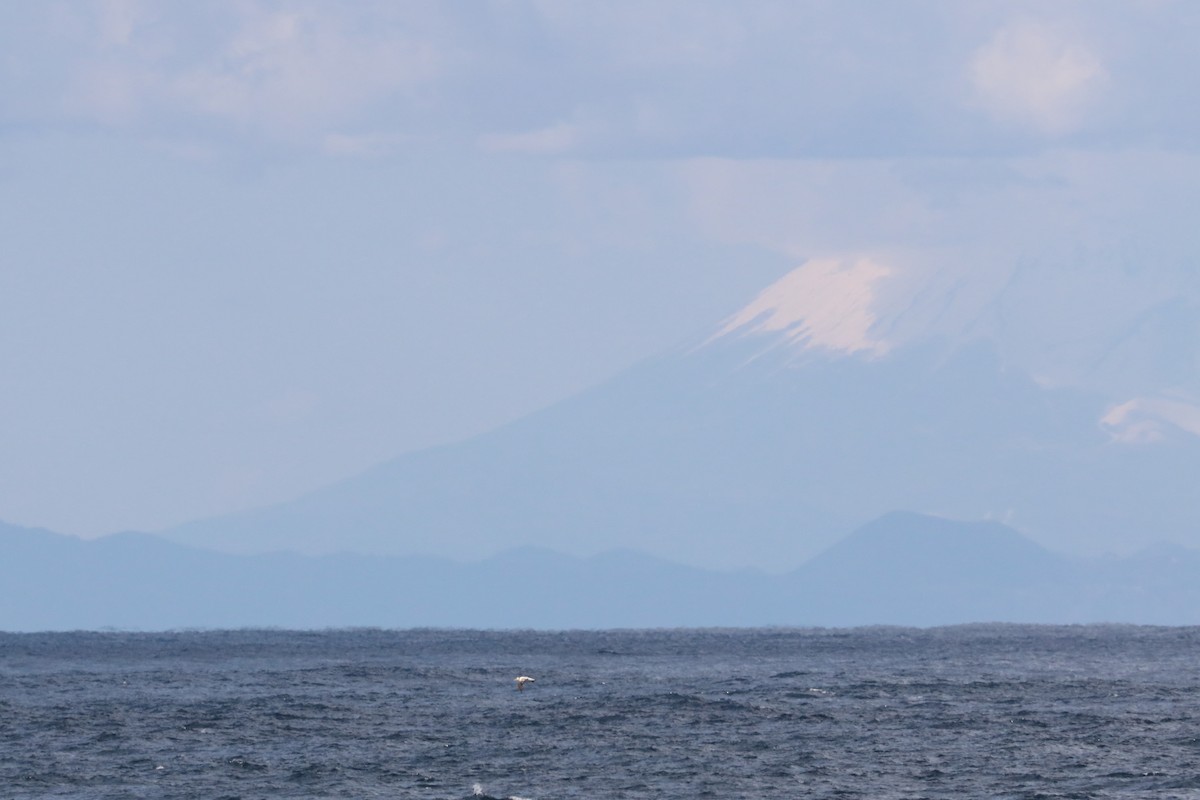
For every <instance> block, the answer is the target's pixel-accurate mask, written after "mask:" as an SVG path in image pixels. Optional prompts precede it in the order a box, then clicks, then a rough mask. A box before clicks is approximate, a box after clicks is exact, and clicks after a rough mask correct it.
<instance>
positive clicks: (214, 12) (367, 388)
mask: <svg viewBox="0 0 1200 800" xmlns="http://www.w3.org/2000/svg"><path fill="white" fill-rule="evenodd" d="M1198 25H1200V6H1197V5H1196V4H1194V3H1188V2H1182V0H1180V1H1179V2H1171V1H1170V0H1140V1H1139V0H1128V1H1122V2H1104V1H1103V0H1089V1H1088V2H1069V1H1068V0H1064V1H1063V2H1055V3H1045V2H1019V0H1018V1H1016V2H986V1H985V0H981V1H980V2H972V3H961V2H956V1H955V0H946V1H945V2H921V1H920V0H915V1H914V2H907V3H892V2H883V1H882V0H880V1H879V2H865V1H863V2H855V1H854V0H844V1H841V2H819V1H816V0H809V1H803V0H787V1H786V2H768V1H765V0H764V1H762V2H753V1H751V2H745V3H736V4H734V3H726V2H703V1H702V0H686V1H685V2H671V1H667V0H664V1H663V2H613V3H553V2H535V1H533V0H529V1H528V2H517V1H515V0H505V1H497V2H483V1H482V0H481V1H480V2H449V3H425V2H390V1H389V2H368V1H366V0H364V1H362V2H356V3H340V2H268V1H267V0H213V1H212V2H207V3H203V4H198V3H195V4H184V3H168V2H137V1H135V0H111V1H109V2H105V1H102V0H96V1H95V2H70V1H65V2H58V1H56V0H47V1H46V2H41V3H27V2H21V1H20V0H0V376H2V378H0V380H2V381H3V383H0V387H2V388H3V390H2V391H0V519H4V520H6V521H8V522H12V523H16V524H23V525H31V526H43V527H48V528H51V529H53V530H57V531H61V532H65V533H73V534H79V535H84V536H95V535H100V534H104V533H109V532H113V531H117V530H124V529H137V530H157V529H161V528H165V527H167V526H171V525H174V524H178V523H182V522H185V521H188V520H192V519H196V518H200V517H204V516H208V515H213V514H218V513H225V512H230V511H237V510H241V509H246V508H251V507H255V506H259V505H264V504H269V503H274V502H278V501H282V500H286V499H289V498H292V497H295V496H297V495H299V494H301V493H303V492H305V491H308V490H311V489H314V488H317V487H319V486H322V485H325V484H328V483H330V482H332V481H335V480H338V479H341V478H344V477H347V476H349V475H352V474H355V473H357V472H360V471H362V470H364V469H366V468H368V467H370V466H372V465H374V464H376V463H379V462H381V461H383V460H386V459H388V458H391V457H394V456H396V455H399V454H401V453H403V452H406V451H410V450H414V449H418V448H422V447H427V446H430V445H434V444H438V443H443V442H449V441H455V440H459V439H462V438H465V437H468V436H471V435H473V434H476V433H479V432H482V431H485V430H488V429H490V428H493V427H495V426H497V425H499V424H502V423H504V422H506V421H509V420H512V419H515V418H518V417H520V416H522V415H523V414H527V413H529V412H531V411H533V410H535V409H538V408H541V407H545V406H547V405H549V404H551V403H554V402H555V401H557V400H560V399H562V398H564V397H567V396H570V395H571V394H573V393H576V392H578V391H580V390H583V389H585V388H587V387H589V386H592V385H595V384H598V383H600V382H601V381H603V380H604V379H606V378H607V377H609V376H611V375H613V374H615V373H618V372H619V371H620V370H622V369H623V368H625V367H628V366H629V365H631V364H633V363H636V362H637V361H639V360H640V359H644V358H646V357H649V356H652V355H654V354H655V353H658V352H661V351H663V350H664V349H666V348H669V347H672V346H674V345H676V344H678V343H680V342H682V341H687V340H690V339H693V338H696V337H700V336H704V335H706V334H709V333H712V332H713V331H716V330H718V329H719V326H720V325H721V324H722V320H726V319H727V318H729V316H730V315H732V314H735V313H736V312H737V310H738V309H739V308H741V307H742V306H744V305H745V304H746V303H748V302H751V301H752V300H753V298H755V296H756V295H757V293H758V292H759V290H761V289H762V288H763V287H764V286H766V285H768V284H771V283H772V282H774V281H776V280H777V279H779V278H780V277H781V276H784V275H785V274H787V273H788V272H789V271H790V270H792V269H794V268H796V267H797V266H799V265H801V264H805V263H807V264H809V265H810V271H809V272H808V273H806V274H807V275H809V276H811V275H812V274H814V273H813V270H821V269H826V268H829V265H831V264H839V263H844V264H851V265H856V266H854V267H853V269H851V270H850V271H849V273H845V274H843V273H838V274H839V275H841V276H842V277H840V278H839V279H838V281H839V282H840V283H839V285H840V286H841V289H840V290H839V291H843V290H844V291H845V292H851V293H853V292H854V291H856V290H857V289H856V287H859V288H860V289H861V287H863V286H867V285H868V284H872V285H873V284H874V283H875V282H876V281H884V282H885V283H886V284H887V286H888V287H889V289H888V291H887V292H882V293H880V292H877V293H875V294H874V295H872V303H874V304H875V306H873V307H872V309H871V313H870V314H867V315H866V316H863V314H865V313H866V312H863V311H862V308H861V307H860V306H856V305H855V303H854V300H853V298H852V297H851V298H850V299H849V300H846V299H845V298H842V300H839V301H838V302H844V303H848V305H846V306H845V307H846V308H848V309H851V311H850V312H849V315H848V318H849V322H847V323H845V324H844V325H843V326H842V327H841V328H840V329H839V330H840V331H841V333H840V334H839V335H841V336H849V337H851V338H850V339H847V340H845V341H841V345H842V346H850V347H851V349H853V348H854V347H856V346H858V345H857V344H855V343H859V344H861V346H862V347H863V348H866V349H868V350H871V349H872V348H875V349H878V348H881V347H884V346H885V345H884V344H882V343H883V342H884V337H883V334H881V333H880V332H879V331H877V330H874V329H873V328H872V321H873V320H876V319H880V318H882V316H883V315H882V312H881V311H880V308H879V307H882V306H888V304H891V306H893V307H896V308H900V307H904V308H908V307H910V306H911V305H912V302H913V298H915V297H919V296H921V295H922V293H923V292H924V290H926V289H928V288H929V287H934V288H937V289H938V291H946V292H948V291H953V292H954V293H955V294H956V296H957V297H960V298H963V299H962V300H961V301H959V302H958V305H956V306H955V308H957V309H959V311H958V312H955V313H958V314H959V315H960V316H961V319H959V318H956V317H955V313H951V314H949V315H942V316H941V317H939V318H938V320H937V321H936V324H935V322H933V321H930V320H924V321H923V320H922V318H921V316H920V314H915V315H909V316H908V317H906V319H907V320H908V321H907V322H905V323H902V324H907V325H910V326H920V327H922V330H927V329H929V328H930V326H934V327H936V326H943V327H947V326H948V328H953V329H955V330H959V329H964V328H965V327H967V326H968V325H969V323H970V321H971V320H972V319H974V318H975V317H974V316H973V312H972V311H971V309H973V308H977V307H979V306H981V305H983V304H986V302H987V299H988V297H989V296H991V295H990V293H991V292H993V291H994V288H995V286H997V285H1000V284H1011V282H1012V281H1013V276H1014V274H1018V273H1019V274H1021V275H1023V276H1025V277H1023V278H1022V281H1023V283H1022V286H1026V287H1027V289H1026V294H1027V295H1028V300H1027V302H1026V303H1025V305H1024V306H1023V308H1025V309H1026V310H1027V311H1028V315H1027V317H1026V318H1027V319H1028V320H1029V324H1020V325H1015V326H1013V327H1014V330H1012V331H1009V332H1008V333H1007V334H1006V338H1005V347H1006V348H1007V349H1008V352H1009V353H1010V355H1011V356H1012V357H1013V358H1014V359H1016V360H1018V361H1022V363H1025V364H1026V365H1027V366H1029V367H1030V369H1031V370H1033V371H1034V372H1036V373H1038V374H1039V375H1040V376H1042V377H1044V379H1046V380H1050V381H1053V380H1060V381H1069V380H1082V379H1083V378H1081V377H1080V375H1079V374H1078V370H1074V371H1073V367H1072V364H1076V363H1078V362H1079V359H1080V358H1082V357H1083V356H1085V355H1086V354H1087V342H1090V341H1094V340H1095V338H1096V337H1097V336H1099V335H1101V334H1102V333H1103V331H1104V330H1105V326H1107V325H1110V324H1111V322H1112V320H1114V319H1117V320H1122V319H1133V318H1135V317H1136V316H1137V315H1138V314H1140V313H1142V312H1143V311H1144V310H1145V309H1146V308H1147V307H1149V306H1150V305H1152V304H1154V303H1159V302H1161V301H1162V300H1163V298H1169V297H1172V296H1177V295H1179V296H1186V297H1189V298H1197V297H1200V283H1198V279H1197V276H1196V273H1197V272H1198V270H1197V269H1196V268H1195V267H1194V266H1193V265H1194V264H1195V261H1196V258H1195V257H1196V255H1197V253H1200V226H1196V225H1195V224H1194V211H1195V209H1196V208H1200V161H1198V159H1197V157H1196V153H1197V145H1200V103H1197V102H1195V97H1194V89H1193V88H1192V86H1191V84H1192V81H1190V80H1189V76H1192V75H1195V74H1197V72H1198V71H1200V52H1198V51H1196V49H1195V47H1194V36H1192V35H1191V32H1193V31H1195V30H1197V29H1198V27H1197V26H1198ZM1062 264H1068V265H1071V264H1075V265H1080V264H1082V265H1085V266H1077V267H1073V268H1066V267H1061V266H1060V265H1062ZM813 265H815V266H813ZM822 265H824V266H822ZM1052 267H1053V268H1052ZM855 270H857V271H855ZM834 271H835V272H837V270H834ZM800 282H801V283H803V281H802V280H801V281H800ZM876 306H879V307H876ZM821 307H822V308H825V309H828V308H830V306H828V305H824V306H821ZM833 307H834V308H841V307H842V306H839V305H837V304H836V303H835V304H834V306H833ZM814 308H815V306H814ZM854 309H857V310H854ZM814 313H816V312H814ZM855 314H857V315H858V316H855ZM893 316H896V315H893ZM913 320H916V321H913ZM897 324H901V323H897ZM913 335H916V334H915V333H912V332H911V331H910V332H908V333H905V332H903V331H900V332H897V330H896V329H895V328H893V329H890V330H889V331H888V336H887V341H893V340H896V339H897V338H899V339H903V338H904V337H905V336H913ZM1048 342H1049V343H1050V344H1051V345H1053V346H1050V347H1047V343H1048ZM1110 388H1112V391H1113V397H1114V402H1115V401H1117V400H1121V401H1123V402H1130V403H1135V404H1136V403H1140V404H1141V405H1138V406H1137V408H1140V409H1145V408H1152V407H1157V406H1154V404H1155V403H1159V404H1160V405H1161V404H1162V403H1176V404H1178V403H1180V402H1184V403H1185V405H1186V403H1189V402H1191V401H1192V400H1196V399H1197V398H1196V397H1193V396H1192V395H1193V394H1195V393H1196V392H1200V385H1195V384H1188V385H1184V384H1180V385H1177V386H1156V387H1153V388H1154V391H1156V392H1159V394H1162V392H1166V393H1167V394H1168V395H1170V399H1168V400H1164V399H1163V398H1162V397H1159V396H1158V395H1154V396H1150V395H1151V394H1153V393H1150V394H1148V393H1147V391H1148V390H1146V389H1145V387H1144V386H1123V387H1118V386H1113V387H1110ZM1160 390H1161V391H1160ZM1171 392H1174V394H1173V395H1171V394H1170V393H1171ZM1189 393H1191V394H1189ZM1183 395H1186V396H1183ZM1181 396H1183V397H1182V399H1180V398H1181ZM1189 407H1190V406H1189ZM1176 410H1177V409H1176ZM1173 413H1174V412H1173Z"/></svg>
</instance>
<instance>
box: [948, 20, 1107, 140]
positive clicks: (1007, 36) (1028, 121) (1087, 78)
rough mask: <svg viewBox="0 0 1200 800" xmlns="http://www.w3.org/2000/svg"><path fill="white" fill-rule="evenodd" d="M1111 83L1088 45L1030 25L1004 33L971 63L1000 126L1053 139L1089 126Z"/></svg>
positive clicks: (979, 93)
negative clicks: (1090, 113) (1088, 115)
mask: <svg viewBox="0 0 1200 800" xmlns="http://www.w3.org/2000/svg"><path fill="white" fill-rule="evenodd" d="M1105 77H1106V72H1105V69H1104V65H1103V64H1102V63H1101V61H1100V59H1099V58H1098V57H1097V56H1096V55H1095V53H1093V52H1092V51H1091V50H1090V49H1089V48H1088V47H1087V46H1086V45H1085V44H1083V43H1082V42H1078V41H1071V40H1070V39H1068V38H1066V37H1065V36H1063V35H1061V34H1059V33H1058V32H1056V31H1054V30H1052V29H1051V28H1049V27H1047V26H1045V25H1041V24H1038V23H1034V22H1029V21H1024V22H1018V23H1014V24H1011V25H1008V26H1006V27H1004V28H1001V29H1000V30H999V31H997V32H996V34H995V36H993V37H992V39H991V41H989V42H988V43H987V44H985V45H984V46H983V47H981V48H979V49H978V50H977V51H976V52H975V54H974V57H973V58H972V59H971V63H970V80H971V85H972V88H973V89H974V94H975V101H976V102H977V103H978V104H979V105H980V106H982V107H983V108H984V109H985V110H986V111H987V112H988V113H990V114H991V115H992V116H993V117H995V118H996V119H998V120H1001V121H1004V122H1010V123H1015V124H1018V125H1021V126H1026V127H1029V128H1032V129H1033V130H1035V131H1037V132H1039V133H1044V134H1051V135H1057V134H1065V133H1070V132H1072V131H1074V130H1076V129H1077V128H1078V127H1079V126H1080V125H1081V124H1082V123H1083V121H1084V115H1085V112H1086V111H1087V110H1088V106H1089V104H1090V103H1091V102H1092V101H1093V100H1094V99H1095V97H1096V94H1097V93H1098V91H1099V88H1100V86H1101V85H1102V83H1103V81H1104V78H1105Z"/></svg>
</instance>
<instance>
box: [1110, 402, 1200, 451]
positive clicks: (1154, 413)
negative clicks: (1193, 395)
mask: <svg viewBox="0 0 1200 800" xmlns="http://www.w3.org/2000/svg"><path fill="white" fill-rule="evenodd" d="M1100 424H1101V425H1102V426H1103V427H1104V428H1105V429H1106V430H1107V431H1108V432H1109V434H1110V435H1111V436H1112V437H1113V440H1114V441H1117V442H1121V443H1123V444H1152V443H1154V442H1158V441H1162V440H1163V439H1164V438H1166V429H1165V428H1164V425H1169V426H1171V427H1174V428H1177V429H1179V430H1181V431H1184V432H1186V433H1190V434H1192V435H1193V436H1200V407H1197V406H1195V405H1192V404H1191V403H1186V402H1183V401H1181V400H1169V399H1166V398H1162V397H1135V398H1134V399H1132V400H1129V401H1126V402H1124V403H1120V404H1119V405H1115V406H1113V407H1112V408H1110V409H1109V410H1108V411H1107V412H1106V413H1105V415H1104V417H1103V418H1101V420H1100Z"/></svg>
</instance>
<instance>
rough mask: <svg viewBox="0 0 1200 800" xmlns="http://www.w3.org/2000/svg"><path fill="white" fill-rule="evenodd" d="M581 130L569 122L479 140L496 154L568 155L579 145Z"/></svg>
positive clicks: (487, 135)
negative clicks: (567, 153)
mask: <svg viewBox="0 0 1200 800" xmlns="http://www.w3.org/2000/svg"><path fill="white" fill-rule="evenodd" d="M581 140H582V136H581V129H580V127H579V126H578V125H576V124H573V123H569V122H559V123H556V124H554V125H550V126H548V127H545V128H538V129H536V130H532V131H525V132H522V133H488V134H484V135H483V136H481V137H480V138H479V146H480V147H481V148H483V149H484V150H487V151H490V152H494V153H528V154H541V155H551V154H558V153H566V152H568V151H570V150H572V149H574V148H575V147H577V146H578V145H579V143H580V142H581Z"/></svg>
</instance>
